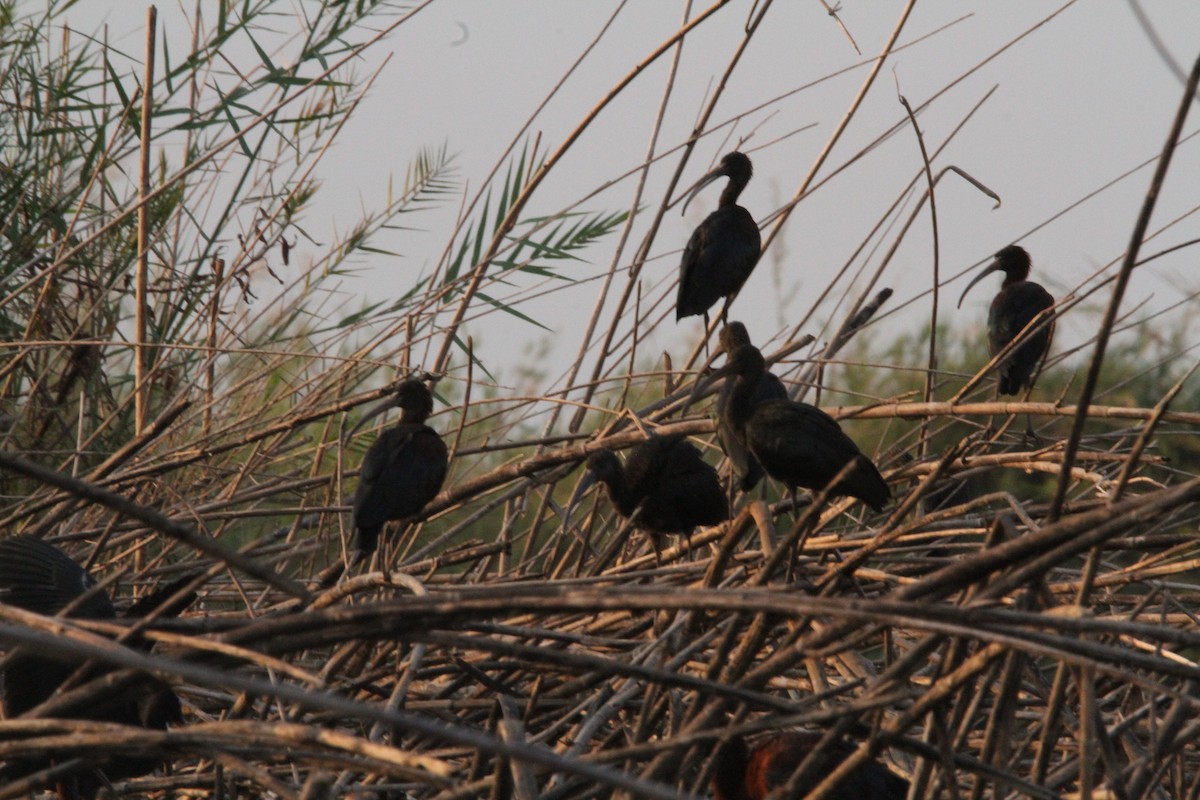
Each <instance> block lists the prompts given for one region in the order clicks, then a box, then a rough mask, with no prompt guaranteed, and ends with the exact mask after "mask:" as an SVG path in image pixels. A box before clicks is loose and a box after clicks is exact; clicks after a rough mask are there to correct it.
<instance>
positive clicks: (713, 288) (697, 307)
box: [675, 152, 762, 331]
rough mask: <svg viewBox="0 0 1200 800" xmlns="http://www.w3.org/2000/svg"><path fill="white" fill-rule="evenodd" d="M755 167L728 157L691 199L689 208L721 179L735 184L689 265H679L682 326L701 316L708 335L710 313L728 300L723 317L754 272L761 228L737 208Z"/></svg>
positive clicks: (697, 238) (738, 156)
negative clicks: (709, 185) (692, 201)
mask: <svg viewBox="0 0 1200 800" xmlns="http://www.w3.org/2000/svg"><path fill="white" fill-rule="evenodd" d="M753 174H754V167H753V166H752V165H751V164H750V159H749V158H747V157H746V156H745V155H744V154H743V153H738V152H733V153H726V154H725V156H724V157H723V158H722V159H721V163H720V164H718V165H717V168H716V169H714V170H713V171H712V172H710V173H708V174H707V175H705V176H704V177H703V178H701V179H700V182H699V183H697V184H696V187H695V188H694V189H692V191H691V192H690V193H689V194H688V197H687V200H686V201H685V202H684V204H683V208H684V210H685V211H686V210H687V204H688V203H689V202H691V199H692V198H693V197H695V196H696V193H697V192H699V191H700V190H701V189H703V188H704V187H705V186H707V185H708V184H710V183H712V182H713V181H715V180H717V179H718V178H722V177H725V178H729V183H727V184H726V185H725V189H724V190H723V191H722V192H721V199H720V200H719V202H718V205H717V210H716V211H714V212H712V213H711V214H709V215H708V216H707V217H705V218H704V221H703V222H701V223H700V225H699V226H698V227H697V228H696V230H694V231H692V236H691V238H690V239H688V243H687V247H685V248H684V249H683V261H682V262H681V263H680V265H679V294H678V296H677V298H676V300H675V319H676V321H678V320H681V319H683V318H684V317H690V316H693V315H695V314H702V315H704V329H705V330H706V331H707V330H708V310H709V309H710V308H712V307H713V304H714V303H716V302H717V301H718V300H720V299H721V298H722V297H724V298H725V305H724V306H723V308H722V310H721V316H722V317H725V316H726V315H727V313H728V311H729V303H730V302H731V301H732V299H733V296H734V295H736V294H737V293H738V291H739V290H740V289H741V288H742V284H744V283H745V282H746V279H747V278H749V277H750V273H751V272H753V271H754V265H755V264H757V263H758V257H759V255H760V254H761V252H762V237H761V236H760V235H759V233H758V223H756V222H755V221H754V217H752V216H750V212H749V211H747V210H746V209H744V208H742V207H741V206H739V205H738V204H737V199H738V195H740V194H741V193H742V190H743V189H745V188H746V184H747V183H749V182H750V176H751V175H753Z"/></svg>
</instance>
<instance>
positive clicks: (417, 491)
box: [351, 379, 448, 556]
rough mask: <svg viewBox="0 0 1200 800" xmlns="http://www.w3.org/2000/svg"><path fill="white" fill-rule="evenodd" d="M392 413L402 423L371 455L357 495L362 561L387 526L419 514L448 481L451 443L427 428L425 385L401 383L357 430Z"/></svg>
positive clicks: (365, 462)
mask: <svg viewBox="0 0 1200 800" xmlns="http://www.w3.org/2000/svg"><path fill="white" fill-rule="evenodd" d="M393 407H399V408H400V421H399V422H397V423H396V424H395V425H393V426H392V427H390V428H388V429H387V430H385V431H384V432H383V433H381V434H379V438H378V439H376V440H375V441H374V443H373V444H372V445H371V447H370V449H368V450H367V454H366V456H364V457H363V461H362V471H361V472H360V473H359V476H358V486H357V487H356V488H355V490H354V528H355V531H356V532H357V533H356V541H355V545H356V548H357V550H358V551H359V553H361V554H362V555H363V556H369V555H370V554H371V553H373V552H375V548H376V547H377V546H378V544H379V532H380V531H382V530H383V526H384V525H385V524H387V523H388V522H390V521H391V520H401V519H406V518H408V517H411V516H412V515H413V514H416V513H417V512H419V511H420V510H421V509H422V508H424V507H425V504H426V503H428V502H429V501H430V500H432V499H433V498H434V497H435V496H436V495H437V493H438V492H439V491H441V489H442V483H443V482H445V480H446V470H447V459H448V451H447V450H446V443H445V442H443V441H442V437H441V436H439V435H438V432H437V431H435V430H434V429H433V428H431V427H429V426H428V425H426V424H425V420H427V419H428V418H429V415H430V414H432V413H433V395H431V394H430V393H429V389H427V388H426V387H425V384H424V383H422V382H421V381H419V380H415V379H414V380H406V381H404V382H403V383H401V384H400V386H399V387H398V388H397V389H396V394H395V395H394V396H393V397H391V398H390V399H388V400H387V401H386V402H384V403H383V404H381V405H380V406H378V407H377V408H375V409H374V410H373V411H371V412H370V413H368V414H367V415H366V416H364V417H363V418H362V419H361V420H360V421H359V423H358V425H356V426H355V430H357V429H358V428H360V427H362V425H363V423H365V422H366V421H367V420H369V419H371V418H373V417H374V416H376V415H377V414H381V413H383V412H384V411H386V410H387V409H389V408H393ZM353 432H354V431H351V433H353Z"/></svg>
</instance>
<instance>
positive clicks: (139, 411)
mask: <svg viewBox="0 0 1200 800" xmlns="http://www.w3.org/2000/svg"><path fill="white" fill-rule="evenodd" d="M157 20H158V9H157V8H156V7H154V6H153V5H151V6H149V7H148V8H147V9H146V57H145V69H144V71H143V73H142V118H141V158H140V159H139V161H138V166H139V172H138V227H137V242H138V260H137V275H136V277H135V280H134V286H135V288H134V303H135V305H136V310H135V311H134V327H135V328H136V333H135V337H136V338H135V341H134V349H133V359H134V369H133V380H134V393H135V397H134V432H135V433H137V434H139V435H140V434H141V432H142V426H143V425H145V424H146V417H147V415H148V414H149V410H150V381H149V375H148V374H147V369H146V366H147V362H148V360H149V356H150V353H149V350H148V349H147V348H146V328H147V326H148V324H149V321H148V319H147V315H148V314H149V313H150V308H149V302H150V298H149V294H148V286H147V284H148V282H149V280H150V143H151V138H150V123H151V120H153V118H154V116H153V114H154V102H153V101H154V51H155V31H156V23H157Z"/></svg>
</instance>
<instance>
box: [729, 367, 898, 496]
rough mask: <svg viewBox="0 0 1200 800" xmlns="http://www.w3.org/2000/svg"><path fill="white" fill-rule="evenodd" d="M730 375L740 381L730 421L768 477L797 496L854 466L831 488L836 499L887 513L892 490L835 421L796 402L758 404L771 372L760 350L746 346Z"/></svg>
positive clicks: (732, 395)
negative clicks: (847, 499) (855, 500)
mask: <svg viewBox="0 0 1200 800" xmlns="http://www.w3.org/2000/svg"><path fill="white" fill-rule="evenodd" d="M725 369H726V370H728V371H729V372H730V373H731V374H732V375H733V376H735V377H734V384H733V390H732V391H731V393H730V395H729V403H728V404H727V405H726V406H725V419H726V421H727V422H728V423H729V425H730V427H731V428H732V429H733V431H734V433H735V435H737V436H738V437H739V438H740V439H741V441H742V443H743V444H744V445H745V447H746V449H748V450H749V451H750V454H751V455H752V456H754V458H755V459H756V460H757V461H758V463H759V464H760V465H762V468H763V469H764V470H765V471H766V473H767V474H768V475H770V476H771V477H772V478H774V479H775V480H777V481H780V482H782V483H785V484H787V486H788V487H789V488H790V489H791V490H792V493H793V495H794V494H795V491H796V487H797V486H801V487H803V488H805V489H811V490H813V491H819V490H821V489H824V488H825V487H826V486H828V485H829V483H830V481H832V480H833V479H834V478H836V477H837V475H838V473H840V472H841V471H842V469H843V468H845V467H846V466H847V465H853V466H852V467H851V469H850V471H849V473H848V474H847V475H846V476H845V477H843V478H842V479H841V480H839V481H838V482H837V483H836V484H834V485H833V486H832V487H830V488H829V492H830V495H831V496H834V497H838V496H843V495H848V496H850V497H855V498H858V499H859V500H862V501H863V502H864V503H866V504H867V505H869V506H870V507H871V508H873V509H875V510H876V511H882V510H883V506H884V504H885V503H887V501H888V499H889V498H891V496H892V493H891V490H889V489H888V485H887V483H886V482H884V480H883V476H882V475H880V474H879V470H878V469H877V468H876V467H875V464H873V463H872V462H871V459H869V458H867V457H866V456H865V455H863V454H862V452H861V451H860V450H859V449H858V445H856V444H854V442H853V441H852V440H851V439H850V437H849V436H847V435H846V434H845V433H843V432H842V428H841V426H840V425H838V423H837V421H836V420H835V419H834V418H833V417H831V416H829V415H828V414H826V413H825V412H824V411H822V410H821V409H819V408H817V407H816V406H810V405H809V404H807V403H798V402H795V401H792V400H764V401H761V402H759V403H757V404H755V403H754V395H755V392H756V391H757V390H758V385H759V383H761V382H762V380H763V375H765V374H766V369H767V367H766V363H765V362H764V361H763V357H762V353H760V352H759V351H758V348H756V347H754V346H753V345H748V344H747V345H742V346H741V347H739V348H738V349H737V350H735V351H734V352H733V353H732V354H731V355H730V357H729V364H728V365H727V366H726V367H725Z"/></svg>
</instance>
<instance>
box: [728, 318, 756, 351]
mask: <svg viewBox="0 0 1200 800" xmlns="http://www.w3.org/2000/svg"><path fill="white" fill-rule="evenodd" d="M748 344H750V334H749V332H748V331H747V330H746V326H745V325H743V324H742V323H740V322H731V323H729V324H728V325H726V326H725V327H724V328H722V329H721V351H722V352H724V353H726V354H731V353H733V351H734V350H737V349H738V348H739V347H742V346H743V345H748Z"/></svg>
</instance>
